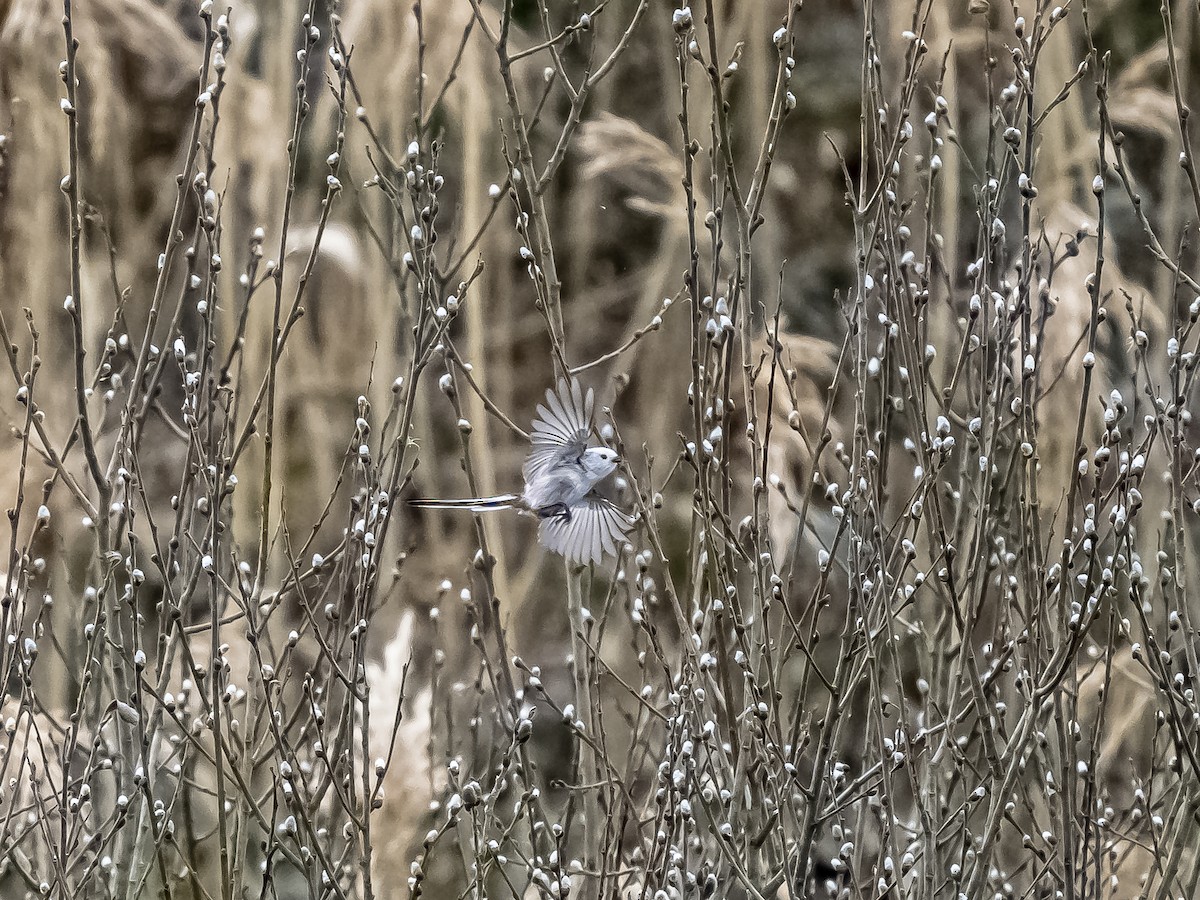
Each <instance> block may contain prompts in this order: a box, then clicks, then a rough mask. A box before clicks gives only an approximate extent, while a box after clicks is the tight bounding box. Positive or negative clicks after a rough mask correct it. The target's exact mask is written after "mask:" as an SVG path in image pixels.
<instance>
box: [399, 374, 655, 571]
mask: <svg viewBox="0 0 1200 900" xmlns="http://www.w3.org/2000/svg"><path fill="white" fill-rule="evenodd" d="M593 404H594V397H593V394H592V389H591V388H588V390H587V393H586V394H585V393H584V391H583V388H582V386H581V385H580V384H579V382H578V381H577V380H576V379H574V378H572V379H571V380H570V381H567V379H565V378H564V379H559V382H558V390H557V392H555V391H554V390H547V391H546V402H545V404H538V407H537V417H536V418H535V419H534V420H533V428H532V429H530V435H529V438H530V442H531V443H532V445H533V446H532V448H531V449H530V451H529V455H528V456H527V457H526V458H525V464H524V466H522V467H521V474H522V475H523V476H524V478H525V490H524V491H523V492H522V493H520V494H500V495H498V496H496V497H469V498H464V499H462V500H426V499H417V500H410V501H409V504H410V505H412V506H419V507H423V508H426V509H465V510H471V511H472V512H491V511H492V510H498V509H516V510H519V511H520V512H523V513H525V514H528V515H533V516H535V517H537V519H538V520H539V524H538V539H539V540H540V541H541V543H542V545H543V546H544V547H546V548H547V549H549V550H552V551H554V552H555V553H558V554H561V555H562V556H564V557H566V558H567V560H569V561H570V562H573V563H578V564H580V565H588V564H589V563H598V562H600V561H601V560H602V559H603V558H604V556H605V555H606V554H607V555H609V556H616V555H617V553H618V551H619V549H620V545H621V543H622V542H623V541H624V539H625V535H626V534H627V533H628V532H629V529H630V528H631V527H632V526H633V522H632V521H631V520H630V518H629V517H628V516H627V515H625V513H624V512H622V511H621V510H620V509H619V508H618V507H617V506H616V505H615V504H614V503H613V502H612V501H611V500H609V499H607V498H606V497H603V496H601V495H600V494H599V493H597V491H596V486H597V485H598V484H599V483H600V482H601V481H603V480H604V479H605V478H607V477H608V476H609V475H611V474H612V473H613V471H615V470H616V468H617V465H618V464H619V463H620V457H618V456H617V453H616V451H615V450H611V449H609V448H608V447H589V446H588V441H589V439H590V438H591V435H592V413H593Z"/></svg>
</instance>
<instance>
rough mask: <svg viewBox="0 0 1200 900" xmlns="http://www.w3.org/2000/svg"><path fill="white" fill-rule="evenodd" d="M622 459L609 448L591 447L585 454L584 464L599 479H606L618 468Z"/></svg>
mask: <svg viewBox="0 0 1200 900" xmlns="http://www.w3.org/2000/svg"><path fill="white" fill-rule="evenodd" d="M620 462H621V457H620V456H618V455H617V451H616V450H610V449H609V448H608V447H589V448H588V449H587V451H586V452H585V453H584V454H583V464H584V466H585V467H586V468H587V470H588V471H589V472H591V473H592V474H593V475H595V476H596V477H597V478H604V477H605V476H606V475H609V474H611V473H612V472H613V470H615V469H616V468H617V466H618V465H619V464H620Z"/></svg>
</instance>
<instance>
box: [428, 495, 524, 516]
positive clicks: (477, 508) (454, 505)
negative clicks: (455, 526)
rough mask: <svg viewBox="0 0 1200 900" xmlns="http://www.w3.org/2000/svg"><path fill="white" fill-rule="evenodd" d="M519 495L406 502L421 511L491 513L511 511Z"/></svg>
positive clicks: (519, 497)
mask: <svg viewBox="0 0 1200 900" xmlns="http://www.w3.org/2000/svg"><path fill="white" fill-rule="evenodd" d="M520 499H521V496H520V495H519V494H497V495H496V496H495V497H464V498H462V499H461V500H432V499H422V498H417V499H413V500H409V501H408V505H409V506H418V507H420V508H421V509H465V510H469V511H470V512H491V511H492V510H495V509H512V508H513V507H514V506H515V505H516V503H517V501H518V500H520Z"/></svg>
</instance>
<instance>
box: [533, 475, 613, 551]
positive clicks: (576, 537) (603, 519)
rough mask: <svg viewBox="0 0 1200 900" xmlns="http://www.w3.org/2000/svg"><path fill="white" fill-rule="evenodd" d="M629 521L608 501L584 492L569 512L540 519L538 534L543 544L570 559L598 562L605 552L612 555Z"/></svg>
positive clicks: (597, 495)
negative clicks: (568, 513)
mask: <svg viewBox="0 0 1200 900" xmlns="http://www.w3.org/2000/svg"><path fill="white" fill-rule="evenodd" d="M632 527H633V523H632V522H631V521H630V520H629V517H628V516H627V515H625V513H623V512H621V510H620V509H618V508H617V507H616V506H615V505H614V504H613V503H612V502H611V501H609V500H606V499H605V498H603V497H601V496H600V495H599V494H594V493H593V494H588V495H587V496H586V497H584V498H583V499H582V500H581V501H580V502H579V503H577V504H576V505H575V506H572V507H571V511H570V515H569V516H568V515H565V514H564V515H559V516H553V517H551V518H548V519H543V520H542V524H541V525H540V526H539V527H538V536H539V538H540V539H541V542H542V544H543V546H545V547H546V548H547V549H549V550H553V551H554V552H555V553H561V554H562V555H563V556H565V557H566V558H567V559H568V560H569V561H570V562H573V563H579V564H581V565H587V564H588V563H598V562H600V560H602V559H603V558H604V556H605V555H606V554H607V555H608V556H616V555H617V550H618V549H619V548H620V545H621V543H622V542H623V541H624V540H625V535H626V534H627V533H628V532H629V529H630V528H632Z"/></svg>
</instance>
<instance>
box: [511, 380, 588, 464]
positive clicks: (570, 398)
mask: <svg viewBox="0 0 1200 900" xmlns="http://www.w3.org/2000/svg"><path fill="white" fill-rule="evenodd" d="M592 402H593V396H592V389H591V388H588V390H587V393H586V394H585V393H584V391H583V387H582V386H581V385H580V384H579V382H578V381H577V380H575V379H574V378H572V379H571V380H570V382H568V381H567V380H566V379H565V378H562V379H559V382H558V391H557V392H555V391H553V390H548V391H546V403H545V404H544V405H543V404H538V408H537V418H535V419H534V420H533V428H532V429H531V431H530V435H529V439H530V440H531V441H532V442H533V449H532V450H530V451H529V456H528V457H527V458H526V460H525V465H524V466H523V467H522V468H521V474H522V475H524V476H525V481H526V483H528V482H530V481H533V480H534V479H535V478H537V476H538V475H541V474H542V473H544V472H546V471H547V470H549V469H553V468H554V467H555V466H559V465H562V464H563V463H564V462H568V461H570V462H574V461H575V460H577V459H578V458H579V457H580V455H582V453H583V451H584V450H586V449H587V442H588V437H589V435H590V433H591V429H592Z"/></svg>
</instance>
